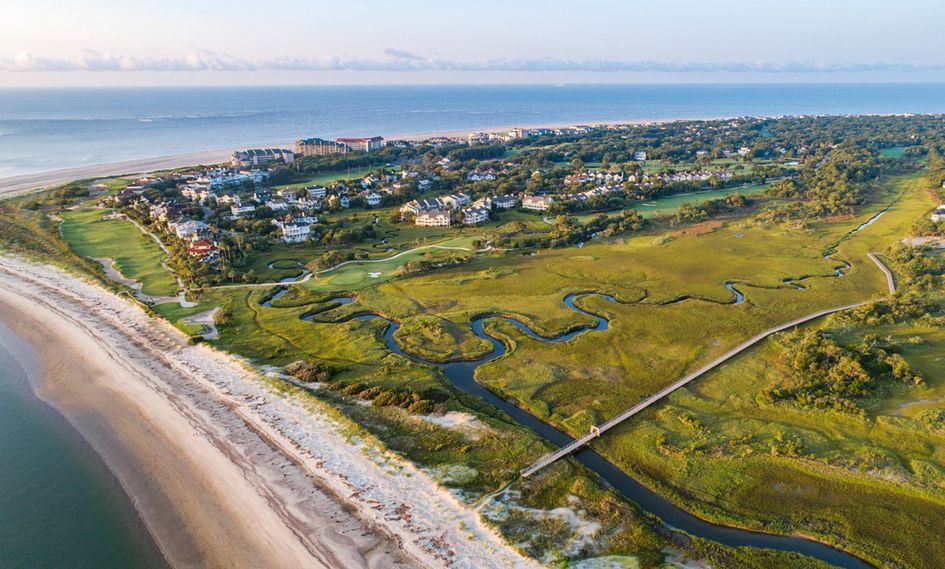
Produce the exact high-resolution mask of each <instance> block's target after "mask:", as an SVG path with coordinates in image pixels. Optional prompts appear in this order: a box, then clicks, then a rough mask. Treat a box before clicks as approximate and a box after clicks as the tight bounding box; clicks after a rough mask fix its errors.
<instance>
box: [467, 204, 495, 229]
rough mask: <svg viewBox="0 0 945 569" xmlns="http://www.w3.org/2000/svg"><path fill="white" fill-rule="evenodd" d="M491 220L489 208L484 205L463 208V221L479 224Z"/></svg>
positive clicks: (468, 223)
mask: <svg viewBox="0 0 945 569" xmlns="http://www.w3.org/2000/svg"><path fill="white" fill-rule="evenodd" d="M488 220H489V210H488V209H486V208H484V207H471V208H468V209H465V210H463V223H465V224H466V225H478V224H480V223H483V222H484V221H488Z"/></svg>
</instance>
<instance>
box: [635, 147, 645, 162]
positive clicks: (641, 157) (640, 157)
mask: <svg viewBox="0 0 945 569" xmlns="http://www.w3.org/2000/svg"><path fill="white" fill-rule="evenodd" d="M633 159H634V160H636V161H637V162H646V152H645V151H643V150H637V151H636V152H634V153H633Z"/></svg>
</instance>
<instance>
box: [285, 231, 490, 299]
mask: <svg viewBox="0 0 945 569" xmlns="http://www.w3.org/2000/svg"><path fill="white" fill-rule="evenodd" d="M477 238H478V237H476V236H467V237H455V238H453V239H447V240H444V241H438V242H436V245H438V246H441V247H462V248H466V249H469V248H471V247H472V243H473V241H475V240H476V239H477ZM428 251H429V249H420V250H418V251H411V252H409V253H406V254H404V255H400V256H399V257H397V258H394V259H384V260H378V261H373V260H372V261H370V262H355V263H349V264H346V265H342V266H340V267H337V268H336V269H333V270H331V271H328V272H325V273H318V274H317V275H316V277H315V278H313V279H311V280H309V281H308V282H307V283H305V285H304V286H305V288H307V289H309V290H312V291H319V292H326V291H327V292H330V291H347V290H360V289H362V288H365V287H369V286H372V285H376V284H379V283H383V282H386V281H389V280H391V279H393V278H395V277H397V276H398V275H399V269H400V268H401V267H402V266H404V265H405V264H406V263H408V262H410V261H416V260H419V259H422V258H423V257H424V255H426V254H427V252H428Z"/></svg>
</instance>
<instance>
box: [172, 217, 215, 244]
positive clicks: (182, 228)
mask: <svg viewBox="0 0 945 569" xmlns="http://www.w3.org/2000/svg"><path fill="white" fill-rule="evenodd" d="M167 227H168V229H170V230H171V231H173V232H174V235H177V237H178V238H179V239H186V238H188V237H194V236H195V235H199V234H200V233H202V232H204V231H206V230H207V224H206V223H204V222H202V221H197V220H181V221H176V222H171V223H168V224H167Z"/></svg>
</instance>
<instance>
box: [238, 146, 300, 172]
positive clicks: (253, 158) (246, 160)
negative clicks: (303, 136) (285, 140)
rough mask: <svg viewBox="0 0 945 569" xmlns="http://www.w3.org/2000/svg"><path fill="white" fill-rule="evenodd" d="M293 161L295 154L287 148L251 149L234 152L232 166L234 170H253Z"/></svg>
mask: <svg viewBox="0 0 945 569" xmlns="http://www.w3.org/2000/svg"><path fill="white" fill-rule="evenodd" d="M293 160H295V153H294V152H292V151H291V150H287V149H285V148H251V149H249V150H238V151H236V152H234V153H233V156H232V157H231V158H230V165H231V166H233V167H234V168H252V167H254V166H262V165H264V164H268V163H270V162H277V161H279V162H284V163H286V164H291V163H292V161H293Z"/></svg>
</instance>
